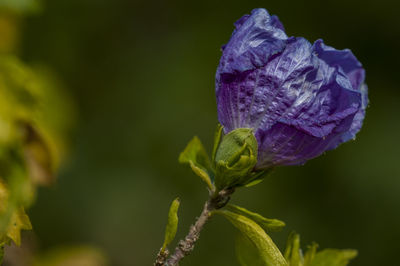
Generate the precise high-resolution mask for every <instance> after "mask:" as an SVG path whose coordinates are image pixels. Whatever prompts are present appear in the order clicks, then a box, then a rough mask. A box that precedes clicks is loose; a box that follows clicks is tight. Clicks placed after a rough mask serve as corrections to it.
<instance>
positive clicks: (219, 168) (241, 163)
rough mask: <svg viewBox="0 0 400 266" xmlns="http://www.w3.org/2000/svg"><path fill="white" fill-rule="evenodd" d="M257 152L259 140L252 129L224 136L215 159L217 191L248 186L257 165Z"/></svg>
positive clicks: (243, 129) (239, 130)
mask: <svg viewBox="0 0 400 266" xmlns="http://www.w3.org/2000/svg"><path fill="white" fill-rule="evenodd" d="M257 151H258V144H257V140H256V138H255V137H254V134H253V130H252V129H250V128H238V129H235V130H233V131H231V132H229V133H228V134H226V135H224V136H223V137H222V140H221V142H220V143H219V146H218V148H217V150H216V154H215V158H214V164H215V186H216V188H217V190H222V189H225V188H230V187H236V186H243V185H244V184H246V183H247V182H246V181H247V180H248V179H249V177H250V175H251V172H252V170H253V168H254V166H255V165H256V163H257Z"/></svg>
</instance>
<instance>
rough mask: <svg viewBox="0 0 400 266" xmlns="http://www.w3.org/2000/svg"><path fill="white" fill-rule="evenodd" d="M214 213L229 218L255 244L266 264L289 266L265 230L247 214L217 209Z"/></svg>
mask: <svg viewBox="0 0 400 266" xmlns="http://www.w3.org/2000/svg"><path fill="white" fill-rule="evenodd" d="M213 213H217V214H220V215H222V216H224V217H225V218H227V219H228V220H229V221H230V222H231V223H232V224H233V225H234V226H235V227H236V228H237V229H239V231H240V232H241V233H242V234H244V235H245V236H246V237H247V238H248V239H250V240H251V242H252V243H253V244H254V246H255V248H256V250H258V253H259V255H260V258H261V260H262V261H263V262H264V263H265V265H271V266H280V265H285V266H287V263H286V260H285V258H284V257H283V256H282V254H281V252H280V251H279V249H278V248H277V246H276V245H275V244H274V242H273V241H272V239H271V238H270V237H269V236H268V235H267V234H266V233H265V231H264V230H263V229H262V228H261V227H260V226H259V225H258V224H257V223H256V222H254V221H253V220H251V219H249V218H247V217H246V216H243V215H239V214H236V213H234V212H230V211H227V210H217V211H214V212H213Z"/></svg>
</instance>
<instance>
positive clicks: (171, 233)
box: [161, 198, 180, 252]
mask: <svg viewBox="0 0 400 266" xmlns="http://www.w3.org/2000/svg"><path fill="white" fill-rule="evenodd" d="M179 205H180V200H179V198H176V199H175V200H174V201H173V202H172V203H171V207H170V208H169V212H168V223H167V227H166V228H165V239H164V244H163V246H162V249H161V251H162V252H164V250H165V248H166V247H167V246H168V245H169V244H170V243H171V242H172V240H174V238H175V235H176V230H177V229H178V209H179Z"/></svg>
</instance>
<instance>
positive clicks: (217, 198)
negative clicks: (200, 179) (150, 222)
mask: <svg viewBox="0 0 400 266" xmlns="http://www.w3.org/2000/svg"><path fill="white" fill-rule="evenodd" d="M233 192H234V189H226V190H221V191H220V192H219V193H218V194H216V195H213V196H211V198H210V199H209V200H208V201H207V202H206V203H205V204H204V207H203V211H202V212H201V214H200V216H199V218H197V220H196V222H195V224H194V225H192V226H191V227H190V230H189V233H188V234H187V236H186V237H185V239H183V240H181V241H179V243H178V246H177V247H176V249H175V253H174V254H173V255H171V257H169V259H168V260H167V262H166V264H165V265H166V266H176V265H178V264H179V261H180V260H182V259H183V258H184V257H185V256H187V255H189V254H190V252H191V251H192V250H193V249H194V244H195V243H196V241H197V240H198V239H199V237H200V232H201V230H202V229H203V227H204V225H205V224H206V222H207V221H208V219H209V218H210V216H211V212H212V211H213V210H217V209H220V208H222V207H224V206H225V205H226V204H227V203H228V201H229V199H230V195H231V194H232V193H233Z"/></svg>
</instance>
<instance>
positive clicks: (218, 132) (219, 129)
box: [211, 123, 224, 162]
mask: <svg viewBox="0 0 400 266" xmlns="http://www.w3.org/2000/svg"><path fill="white" fill-rule="evenodd" d="M223 129H224V127H223V126H221V124H219V123H218V125H217V129H216V130H215V135H214V147H213V152H212V157H211V159H212V161H213V162H215V155H216V154H217V150H218V147H219V143H220V142H221V137H222V130H223Z"/></svg>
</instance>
